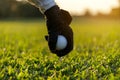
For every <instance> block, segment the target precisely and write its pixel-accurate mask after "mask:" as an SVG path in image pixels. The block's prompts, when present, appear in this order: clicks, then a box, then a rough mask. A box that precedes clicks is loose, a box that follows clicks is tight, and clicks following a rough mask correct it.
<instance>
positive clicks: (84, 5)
mask: <svg viewBox="0 0 120 80" xmlns="http://www.w3.org/2000/svg"><path fill="white" fill-rule="evenodd" d="M55 1H56V2H57V4H58V5H59V6H60V7H61V8H63V9H66V10H68V11H70V12H71V13H72V14H75V15H76V14H77V15H84V14H85V12H86V10H89V11H90V13H91V14H92V15H96V14H97V13H98V12H100V13H104V14H108V13H110V12H111V10H112V8H115V7H119V2H118V0H55Z"/></svg>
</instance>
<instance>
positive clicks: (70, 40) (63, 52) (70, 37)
mask: <svg viewBox="0 0 120 80" xmlns="http://www.w3.org/2000/svg"><path fill="white" fill-rule="evenodd" d="M66 27H67V26H66ZM66 30H67V31H66ZM62 35H63V36H65V37H66V39H67V42H68V44H67V46H66V48H65V49H63V50H60V51H58V50H56V52H55V53H56V54H57V56H59V57H62V56H65V55H67V54H68V53H69V52H70V51H71V50H72V49H73V31H72V29H71V28H70V27H68V28H67V29H64V32H63V34H62Z"/></svg>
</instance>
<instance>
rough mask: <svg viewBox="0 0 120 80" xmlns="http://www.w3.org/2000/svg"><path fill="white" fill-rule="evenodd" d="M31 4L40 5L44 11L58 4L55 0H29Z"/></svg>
mask: <svg viewBox="0 0 120 80" xmlns="http://www.w3.org/2000/svg"><path fill="white" fill-rule="evenodd" d="M28 1H29V3H30V4H32V5H34V6H36V7H38V8H39V9H40V11H41V12H42V13H44V12H45V11H46V10H48V9H49V8H51V7H53V6H55V5H56V3H55V1H54V0H28Z"/></svg>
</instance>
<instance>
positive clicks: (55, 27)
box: [44, 5, 73, 57]
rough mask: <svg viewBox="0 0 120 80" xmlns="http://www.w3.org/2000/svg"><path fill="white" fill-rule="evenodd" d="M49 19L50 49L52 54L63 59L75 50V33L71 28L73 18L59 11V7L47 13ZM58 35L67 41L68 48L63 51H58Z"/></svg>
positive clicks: (54, 7) (47, 37)
mask: <svg viewBox="0 0 120 80" xmlns="http://www.w3.org/2000/svg"><path fill="white" fill-rule="evenodd" d="M44 14H45V15H46V19H47V29H48V34H49V35H48V36H46V40H47V41H48V45H49V48H50V50H51V52H52V53H55V54H57V56H59V57H62V56H65V55H66V54H68V53H69V52H70V51H71V50H72V49H73V31H72V29H71V28H70V26H69V25H70V23H71V21H72V18H71V16H70V14H69V13H68V12H67V11H64V10H61V9H59V7H58V6H57V5H55V6H53V7H52V8H50V9H48V10H47V11H46V12H45V13H44ZM58 35H63V36H64V37H65V38H66V39H67V46H66V48H65V49H63V50H56V43H57V39H58Z"/></svg>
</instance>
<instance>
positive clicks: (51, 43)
mask: <svg viewBox="0 0 120 80" xmlns="http://www.w3.org/2000/svg"><path fill="white" fill-rule="evenodd" d="M57 39H58V35H57V34H50V35H49V37H48V45H49V49H50V51H51V52H52V53H55V51H56V43H57Z"/></svg>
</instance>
